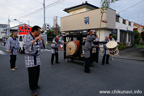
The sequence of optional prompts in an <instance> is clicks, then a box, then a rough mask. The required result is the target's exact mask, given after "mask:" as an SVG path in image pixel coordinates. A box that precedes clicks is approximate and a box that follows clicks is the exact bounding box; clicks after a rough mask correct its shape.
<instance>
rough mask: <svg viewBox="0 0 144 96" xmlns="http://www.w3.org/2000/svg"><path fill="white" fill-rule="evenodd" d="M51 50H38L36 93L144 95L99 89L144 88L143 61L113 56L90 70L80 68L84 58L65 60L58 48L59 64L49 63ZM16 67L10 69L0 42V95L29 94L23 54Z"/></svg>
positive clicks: (56, 95)
mask: <svg viewBox="0 0 144 96" xmlns="http://www.w3.org/2000/svg"><path fill="white" fill-rule="evenodd" d="M50 58H51V52H50V51H48V50H43V51H42V52H41V62H42V65H41V72H40V78H39V85H40V86H41V89H40V90H39V96H144V93H142V94H129V95H128V94H105V95H104V94H100V93H99V91H105V90H108V91H113V90H120V91H123V90H125V91H129V90H140V91H143V92H144V62H140V61H131V60H123V59H115V60H114V61H110V65H104V66H102V65H101V57H100V58H99V63H97V64H96V63H95V64H94V66H93V67H91V71H92V73H90V74H88V73H84V72H83V63H84V62H79V61H75V62H73V63H72V62H67V63H66V62H65V60H64V59H63V53H62V52H59V61H60V62H61V64H55V65H54V66H51V64H50ZM16 65H17V67H18V69H17V70H16V71H10V63H9V54H8V53H7V52H6V51H5V48H3V47H1V46H0V96H31V93H30V90H29V85H28V72H27V69H26V68H25V64H24V54H18V56H17V62H16Z"/></svg>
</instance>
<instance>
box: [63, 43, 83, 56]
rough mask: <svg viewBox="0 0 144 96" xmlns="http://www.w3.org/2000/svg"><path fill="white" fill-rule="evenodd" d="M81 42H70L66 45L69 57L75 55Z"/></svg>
mask: <svg viewBox="0 0 144 96" xmlns="http://www.w3.org/2000/svg"><path fill="white" fill-rule="evenodd" d="M79 45H80V43H79V41H70V42H68V43H67V45H66V53H67V54H68V55H75V54H76V53H77V52H78V49H79Z"/></svg>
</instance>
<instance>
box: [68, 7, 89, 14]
mask: <svg viewBox="0 0 144 96" xmlns="http://www.w3.org/2000/svg"><path fill="white" fill-rule="evenodd" d="M85 11H87V9H86V8H80V9H77V10H72V11H71V12H69V15H74V14H77V13H81V12H85Z"/></svg>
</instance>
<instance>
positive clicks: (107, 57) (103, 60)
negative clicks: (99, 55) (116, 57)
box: [102, 54, 110, 64]
mask: <svg viewBox="0 0 144 96" xmlns="http://www.w3.org/2000/svg"><path fill="white" fill-rule="evenodd" d="M109 57H110V55H106V54H104V56H103V59H102V64H105V59H106V63H109Z"/></svg>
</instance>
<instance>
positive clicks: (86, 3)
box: [64, 1, 99, 13]
mask: <svg viewBox="0 0 144 96" xmlns="http://www.w3.org/2000/svg"><path fill="white" fill-rule="evenodd" d="M80 7H91V8H93V9H99V7H97V6H94V5H92V4H89V3H88V2H87V1H86V2H85V3H82V4H80V5H76V6H73V7H69V8H65V9H64V11H65V12H68V13H69V11H70V10H72V9H77V8H80Z"/></svg>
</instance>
